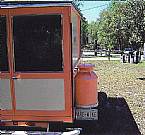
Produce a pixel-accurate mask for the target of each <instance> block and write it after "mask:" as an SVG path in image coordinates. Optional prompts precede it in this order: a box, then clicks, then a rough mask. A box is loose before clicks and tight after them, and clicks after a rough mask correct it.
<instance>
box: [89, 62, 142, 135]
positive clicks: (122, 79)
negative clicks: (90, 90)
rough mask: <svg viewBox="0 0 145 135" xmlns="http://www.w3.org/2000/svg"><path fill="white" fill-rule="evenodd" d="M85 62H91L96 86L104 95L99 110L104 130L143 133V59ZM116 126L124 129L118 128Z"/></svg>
mask: <svg viewBox="0 0 145 135" xmlns="http://www.w3.org/2000/svg"><path fill="white" fill-rule="evenodd" d="M87 63H93V64H95V72H96V74H97V75H98V77H99V87H98V90H99V91H100V92H103V93H105V94H106V95H107V97H108V99H107V102H106V104H105V107H104V108H105V109H102V112H101V113H100V114H101V115H103V116H102V118H101V119H102V123H101V124H102V126H104V132H105V130H106V132H108V130H113V131H112V132H116V131H118V133H117V134H120V135H139V134H142V135H145V62H142V63H139V64H129V63H120V62H119V61H110V62H109V61H91V62H90V61H87ZM106 112H107V113H108V114H106ZM122 114H123V115H122ZM106 115H107V116H106ZM108 116H109V117H110V118H108ZM111 117H112V118H111ZM104 118H106V120H104ZM114 119H116V120H114ZM107 120H108V121H107ZM111 120H112V122H111ZM103 122H104V123H103ZM107 122H108V123H107ZM106 123H107V124H106ZM109 124H111V125H112V126H110V125H109ZM108 127H109V129H108ZM119 128H121V129H122V130H125V131H124V132H122V130H120V129H119ZM114 129H115V130H114ZM119 131H121V133H120V132H119ZM110 132H111V131H110ZM101 133H103V132H101ZM108 133H109V132H108ZM117 134H116V135H117ZM109 135H110V134H109ZM111 135H115V134H111Z"/></svg>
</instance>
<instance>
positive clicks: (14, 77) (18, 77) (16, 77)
mask: <svg viewBox="0 0 145 135" xmlns="http://www.w3.org/2000/svg"><path fill="white" fill-rule="evenodd" d="M12 79H21V77H20V75H16V76H13V77H12Z"/></svg>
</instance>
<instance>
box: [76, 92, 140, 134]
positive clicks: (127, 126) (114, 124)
mask: <svg viewBox="0 0 145 135" xmlns="http://www.w3.org/2000/svg"><path fill="white" fill-rule="evenodd" d="M100 95H103V97H105V93H103V92H102V93H100ZM102 99H103V98H101V100H102ZM76 125H77V126H78V127H81V125H83V129H84V130H83V131H82V135H141V133H140V131H139V129H138V127H137V124H136V122H135V120H134V118H133V116H132V113H131V111H130V109H129V107H128V105H127V102H126V101H125V99H124V98H113V97H108V98H106V100H104V101H103V103H101V106H99V120H98V121H94V122H90V121H88V122H83V121H78V122H76Z"/></svg>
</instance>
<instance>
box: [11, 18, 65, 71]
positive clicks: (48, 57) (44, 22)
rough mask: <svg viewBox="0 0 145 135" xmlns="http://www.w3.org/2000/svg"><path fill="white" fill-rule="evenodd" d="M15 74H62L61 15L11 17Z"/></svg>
mask: <svg viewBox="0 0 145 135" xmlns="http://www.w3.org/2000/svg"><path fill="white" fill-rule="evenodd" d="M13 38H14V39H13V40H14V58H15V71H16V72H23V71H24V72H38V71H39V72H44V71H63V58H62V28H61V15H29V16H28V15H25V16H24V15H23V16H14V18H13Z"/></svg>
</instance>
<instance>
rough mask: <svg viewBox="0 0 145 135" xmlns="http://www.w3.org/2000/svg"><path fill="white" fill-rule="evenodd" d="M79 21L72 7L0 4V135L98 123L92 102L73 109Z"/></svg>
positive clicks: (60, 4) (64, 3) (26, 3)
mask: <svg viewBox="0 0 145 135" xmlns="http://www.w3.org/2000/svg"><path fill="white" fill-rule="evenodd" d="M81 18H82V14H81V13H80V11H79V10H78V8H77V7H76V6H75V5H74V4H73V3H72V2H56V1H53V2H46V1H44V2H43V1H39V2H36V1H35V2H32V1H29V2H28V1H27V2H24V1H23V2H22V1H17V2H1V3H0V114H1V115H0V125H1V127H0V129H1V130H5V129H10V127H16V126H17V127H24V126H28V127H33V126H34V127H41V128H47V129H51V127H53V126H54V125H57V124H58V123H60V122H61V123H73V122H74V121H75V120H84V121H85V120H97V119H98V113H97V112H98V108H97V104H98V101H97V100H96V106H93V107H92V105H91V106H88V107H87V108H83V107H80V106H79V107H78V106H77V104H76V87H77V86H76V85H75V78H76V75H77V74H78V65H79V64H80V57H81V53H80V50H81V49H80V24H81ZM95 96H96V99H97V95H95ZM84 98H86V97H84ZM54 123H55V124H54ZM55 127H58V126H55Z"/></svg>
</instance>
